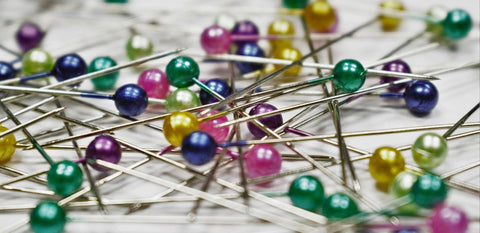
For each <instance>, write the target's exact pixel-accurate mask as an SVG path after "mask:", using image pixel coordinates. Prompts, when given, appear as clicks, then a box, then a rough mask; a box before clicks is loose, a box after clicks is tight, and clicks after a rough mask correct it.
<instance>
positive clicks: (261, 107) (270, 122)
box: [247, 103, 283, 138]
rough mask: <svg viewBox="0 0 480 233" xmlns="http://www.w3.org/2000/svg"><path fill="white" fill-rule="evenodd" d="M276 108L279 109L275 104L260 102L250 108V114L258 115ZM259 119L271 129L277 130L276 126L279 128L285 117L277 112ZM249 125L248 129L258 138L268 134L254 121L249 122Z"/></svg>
mask: <svg viewBox="0 0 480 233" xmlns="http://www.w3.org/2000/svg"><path fill="white" fill-rule="evenodd" d="M274 110H277V108H276V107H275V106H273V105H270V104H265V103H260V104H257V105H256V106H255V107H253V108H252V109H251V110H250V112H249V115H258V114H261V113H266V112H271V111H274ZM258 121H259V122H261V123H262V124H264V125H265V126H266V127H268V128H269V129H271V130H275V129H276V128H278V127H279V126H281V125H282V124H283V118H282V115H281V114H276V115H273V116H268V117H261V118H259V119H258ZM247 126H248V130H249V131H250V132H251V133H252V134H253V135H254V136H255V137H256V138H261V137H264V136H266V135H267V134H266V133H265V132H263V130H261V129H260V128H259V127H257V126H256V125H255V124H254V123H252V122H248V124H247Z"/></svg>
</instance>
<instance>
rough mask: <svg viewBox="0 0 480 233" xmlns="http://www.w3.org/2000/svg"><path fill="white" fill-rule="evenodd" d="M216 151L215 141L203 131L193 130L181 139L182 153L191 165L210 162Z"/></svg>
mask: <svg viewBox="0 0 480 233" xmlns="http://www.w3.org/2000/svg"><path fill="white" fill-rule="evenodd" d="M216 151H217V143H215V139H213V138H212V137H211V136H210V135H208V134H207V133H205V132H203V131H194V132H192V133H190V134H188V135H187V136H186V137H185V138H184V139H183V140H182V155H183V158H184V159H185V160H187V162H189V163H191V164H193V165H203V164H206V163H208V162H210V161H211V160H212V159H213V157H214V156H215V153H216Z"/></svg>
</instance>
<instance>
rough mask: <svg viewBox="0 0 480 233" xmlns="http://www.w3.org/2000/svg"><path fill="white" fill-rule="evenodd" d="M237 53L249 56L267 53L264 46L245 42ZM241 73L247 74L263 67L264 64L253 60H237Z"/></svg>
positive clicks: (261, 55) (262, 55)
mask: <svg viewBox="0 0 480 233" xmlns="http://www.w3.org/2000/svg"><path fill="white" fill-rule="evenodd" d="M236 54H237V55H241V56H249V57H265V53H264V52H263V50H262V48H260V46H258V44H255V43H245V44H242V45H240V46H238V48H237V52H236ZM235 65H236V66H237V68H238V70H240V73H242V74H246V73H250V72H253V71H256V70H260V69H262V68H263V66H264V64H260V63H252V62H235Z"/></svg>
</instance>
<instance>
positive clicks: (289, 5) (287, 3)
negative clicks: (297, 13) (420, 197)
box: [282, 0, 308, 9]
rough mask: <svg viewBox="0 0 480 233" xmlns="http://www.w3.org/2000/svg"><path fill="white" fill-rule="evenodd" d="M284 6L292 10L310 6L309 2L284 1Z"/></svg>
mask: <svg viewBox="0 0 480 233" xmlns="http://www.w3.org/2000/svg"><path fill="white" fill-rule="evenodd" d="M282 2H283V6H284V7H286V8H290V9H303V8H305V6H307V4H308V0H283V1H282Z"/></svg>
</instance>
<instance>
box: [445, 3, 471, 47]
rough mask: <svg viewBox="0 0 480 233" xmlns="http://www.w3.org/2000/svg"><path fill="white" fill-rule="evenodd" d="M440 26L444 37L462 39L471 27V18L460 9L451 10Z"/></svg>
mask: <svg viewBox="0 0 480 233" xmlns="http://www.w3.org/2000/svg"><path fill="white" fill-rule="evenodd" d="M442 26H443V35H445V36H446V37H448V38H450V39H453V40H458V39H462V38H464V37H466V36H467V35H468V33H469V32H470V30H471V29H472V18H470V15H469V14H468V13H467V12H466V11H464V10H462V9H455V10H451V11H449V12H448V13H447V16H446V17H445V19H444V20H443V21H442Z"/></svg>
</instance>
